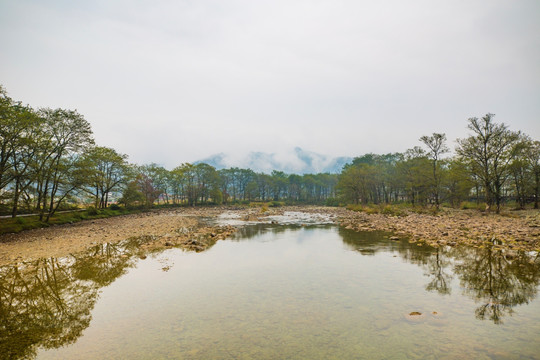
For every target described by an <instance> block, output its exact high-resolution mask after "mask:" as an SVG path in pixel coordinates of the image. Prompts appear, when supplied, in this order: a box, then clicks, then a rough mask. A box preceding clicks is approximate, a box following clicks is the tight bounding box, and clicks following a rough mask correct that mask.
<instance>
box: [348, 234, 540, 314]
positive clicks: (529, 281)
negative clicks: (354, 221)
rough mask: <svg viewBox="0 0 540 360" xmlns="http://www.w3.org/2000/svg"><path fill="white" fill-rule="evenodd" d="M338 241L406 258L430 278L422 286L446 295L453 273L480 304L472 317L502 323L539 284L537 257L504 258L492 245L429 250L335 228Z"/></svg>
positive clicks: (365, 252)
mask: <svg viewBox="0 0 540 360" xmlns="http://www.w3.org/2000/svg"><path fill="white" fill-rule="evenodd" d="M339 234H340V235H341V237H342V239H343V242H344V243H345V244H346V245H347V246H348V247H349V248H351V249H354V250H356V251H358V252H360V253H361V254H363V255H374V254H375V253H377V252H378V251H383V250H384V251H395V252H397V253H399V255H400V256H401V258H403V259H404V260H406V261H407V262H410V263H413V264H416V265H419V266H421V267H422V268H424V269H425V270H426V272H425V274H426V275H427V276H429V277H430V279H431V280H430V282H429V283H428V284H427V285H426V290H428V291H436V292H438V293H439V294H442V295H446V294H450V293H451V291H452V289H451V286H450V282H451V280H452V278H453V275H452V273H453V274H455V275H456V276H458V278H459V279H460V282H461V286H462V287H463V288H465V290H464V293H465V294H466V295H468V296H470V297H472V298H474V299H475V300H477V301H479V302H482V303H483V304H482V305H481V306H480V307H478V308H477V309H476V311H475V314H476V317H477V318H478V319H482V320H484V319H489V320H491V321H493V322H494V323H495V324H501V323H502V317H503V316H505V315H506V314H512V312H513V308H514V307H515V306H517V305H520V304H527V303H529V302H530V301H531V300H533V299H534V298H535V297H536V295H537V292H538V285H539V284H540V259H539V258H538V257H536V258H535V259H534V258H531V257H530V256H529V255H527V254H526V253H516V257H515V258H514V259H512V260H508V259H507V258H506V257H505V254H504V253H503V251H502V250H494V249H493V248H484V249H478V248H472V247H458V248H444V247H439V248H433V247H430V246H425V245H424V246H417V245H416V244H414V243H413V244H410V243H408V241H405V240H402V241H389V240H387V239H384V237H383V236H382V235H381V234H377V233H369V232H363V233H356V232H354V231H350V230H346V229H341V228H340V230H339Z"/></svg>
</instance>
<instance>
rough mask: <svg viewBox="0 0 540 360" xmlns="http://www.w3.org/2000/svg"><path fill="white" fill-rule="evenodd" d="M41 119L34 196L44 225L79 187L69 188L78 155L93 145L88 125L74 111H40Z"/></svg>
mask: <svg viewBox="0 0 540 360" xmlns="http://www.w3.org/2000/svg"><path fill="white" fill-rule="evenodd" d="M39 115H40V116H41V117H42V118H43V119H44V122H43V127H42V129H43V131H44V135H45V136H44V140H43V141H42V142H41V154H40V156H39V157H38V158H37V162H36V171H37V173H38V175H37V182H38V184H37V186H38V189H37V192H38V210H39V214H40V220H43V217H44V215H45V213H46V219H45V221H46V222H48V221H49V218H50V217H51V215H53V214H54V212H55V211H56V209H58V207H59V205H60V203H61V201H62V200H63V199H64V198H66V196H67V195H69V193H70V192H72V191H73V190H75V189H77V187H78V185H79V184H75V185H76V186H72V185H73V184H69V183H68V182H69V180H73V179H74V177H72V175H73V173H71V171H72V170H73V169H74V167H75V165H76V164H77V163H78V162H77V160H78V159H77V157H78V156H79V154H81V153H83V152H84V151H85V150H86V149H87V148H88V147H89V146H91V145H93V143H94V140H93V138H92V130H91V127H90V124H89V123H88V121H86V120H85V119H84V117H83V116H82V115H81V114H79V113H78V112H77V111H74V110H64V109H55V110H52V109H41V110H40V111H39Z"/></svg>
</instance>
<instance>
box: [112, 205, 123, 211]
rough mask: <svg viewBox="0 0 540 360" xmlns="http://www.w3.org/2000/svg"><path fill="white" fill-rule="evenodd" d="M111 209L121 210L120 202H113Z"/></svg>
mask: <svg viewBox="0 0 540 360" xmlns="http://www.w3.org/2000/svg"><path fill="white" fill-rule="evenodd" d="M109 209H111V210H120V209H122V208H121V207H120V205H118V204H112V205H111V206H109Z"/></svg>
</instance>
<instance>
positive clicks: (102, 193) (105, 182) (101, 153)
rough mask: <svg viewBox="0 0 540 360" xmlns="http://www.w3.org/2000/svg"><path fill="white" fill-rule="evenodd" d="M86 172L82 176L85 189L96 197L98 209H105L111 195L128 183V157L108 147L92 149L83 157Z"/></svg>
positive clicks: (95, 203)
mask: <svg viewBox="0 0 540 360" xmlns="http://www.w3.org/2000/svg"><path fill="white" fill-rule="evenodd" d="M82 161H83V163H84V165H85V167H84V171H83V172H82V173H81V174H80V175H81V177H82V178H83V179H81V182H84V183H85V184H86V185H88V186H85V187H84V189H85V190H86V191H87V192H89V193H91V194H92V195H93V196H94V205H95V207H96V208H105V207H107V204H108V202H109V194H110V193H111V192H114V191H115V190H118V189H119V188H120V187H121V186H122V185H123V184H125V183H126V182H127V179H128V174H129V165H128V163H127V155H124V154H119V153H117V152H116V150H114V149H112V148H108V147H102V146H96V147H92V148H90V149H89V150H88V151H87V152H86V153H85V154H84V157H83V160H82Z"/></svg>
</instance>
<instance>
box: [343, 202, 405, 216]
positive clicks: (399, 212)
mask: <svg viewBox="0 0 540 360" xmlns="http://www.w3.org/2000/svg"><path fill="white" fill-rule="evenodd" d="M347 209H349V210H352V211H359V212H364V213H366V214H369V215H371V214H383V215H388V216H407V215H408V214H407V208H405V207H404V206H402V205H389V204H386V205H385V204H369V205H360V204H357V205H347Z"/></svg>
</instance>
